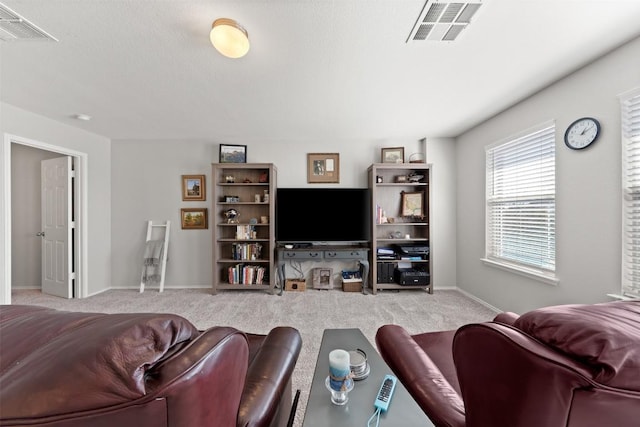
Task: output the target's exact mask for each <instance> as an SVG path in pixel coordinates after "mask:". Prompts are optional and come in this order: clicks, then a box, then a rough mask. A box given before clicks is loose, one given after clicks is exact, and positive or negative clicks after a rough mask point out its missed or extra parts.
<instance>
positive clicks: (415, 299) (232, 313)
mask: <svg viewBox="0 0 640 427" xmlns="http://www.w3.org/2000/svg"><path fill="white" fill-rule="evenodd" d="M12 303H13V304H33V305H41V306H46V307H51V308H57V309H60V310H70V311H86V312H102V313H118V312H129V313H131V312H155V313H160V312H162V313H175V314H179V315H181V316H184V317H186V318H187V319H189V320H190V321H191V322H193V323H194V324H195V325H196V327H198V328H200V329H204V328H208V327H210V326H216V325H224V326H233V327H234V328H237V329H240V330H243V331H247V332H253V333H261V334H266V333H267V332H269V330H270V329H271V328H273V327H275V326H279V325H286V326H293V327H295V328H297V329H298V330H299V331H300V334H301V335H302V342H303V344H302V351H301V353H300V358H299V359H298V363H297V364H296V369H295V371H294V374H293V389H294V392H295V390H296V389H300V391H301V394H300V401H299V405H298V411H297V413H296V419H295V422H294V425H295V426H301V425H302V420H303V417H304V409H305V407H306V402H307V398H308V394H309V390H310V388H311V379H312V377H313V371H314V369H315V364H316V358H317V355H318V351H319V350H320V341H321V339H322V332H323V330H324V329H334V328H360V330H362V332H363V333H364V335H365V336H366V337H367V338H368V339H369V341H370V342H371V343H372V344H373V345H374V346H375V333H376V331H377V329H378V328H379V327H380V326H382V325H384V324H388V323H395V324H399V325H402V326H404V327H405V328H406V329H407V330H408V331H409V332H410V333H418V332H427V331H437V330H447V329H454V328H458V327H460V326H462V325H464V324H466V323H472V322H482V321H487V320H490V319H492V318H493V317H494V316H495V313H494V312H493V311H491V310H489V309H488V308H486V307H484V306H483V305H481V304H479V303H478V302H476V301H473V300H471V299H470V298H467V297H466V296H464V295H463V294H461V293H459V292H457V291H435V292H434V293H433V294H431V295H430V294H428V293H426V292H424V291H409V290H407V291H402V292H382V293H378V294H377V295H362V294H361V293H357V292H342V291H339V290H332V291H321V290H307V291H306V292H285V294H284V295H283V296H277V295H270V294H267V293H264V292H245V291H223V292H220V293H218V295H211V293H210V291H208V290H203V289H183V290H165V291H164V292H163V293H158V291H157V290H155V289H152V290H147V291H145V292H144V293H143V294H140V293H139V292H138V291H135V290H111V291H108V292H105V293H102V294H100V295H96V296H93V297H89V298H85V299H78V300H66V299H62V298H57V297H51V296H47V295H44V294H42V293H41V292H39V291H14V292H13V295H12Z"/></svg>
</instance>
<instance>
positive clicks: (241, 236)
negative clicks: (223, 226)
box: [236, 224, 257, 240]
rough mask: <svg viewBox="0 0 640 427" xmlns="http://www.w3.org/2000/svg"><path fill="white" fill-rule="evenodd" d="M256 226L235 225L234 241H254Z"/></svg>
mask: <svg viewBox="0 0 640 427" xmlns="http://www.w3.org/2000/svg"><path fill="white" fill-rule="evenodd" d="M256 236H257V234H256V226H255V225H253V224H244V225H236V239H237V240H251V239H255V238H256Z"/></svg>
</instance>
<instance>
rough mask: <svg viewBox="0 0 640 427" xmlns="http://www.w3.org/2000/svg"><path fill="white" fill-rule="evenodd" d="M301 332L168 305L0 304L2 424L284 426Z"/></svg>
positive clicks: (56, 426) (140, 426)
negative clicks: (106, 309) (203, 320)
mask: <svg viewBox="0 0 640 427" xmlns="http://www.w3.org/2000/svg"><path fill="white" fill-rule="evenodd" d="M301 344H302V341H301V338H300V334H299V332H298V331H297V330H295V329H293V328H289V327H277V328H274V329H272V330H271V331H270V333H269V334H267V335H257V334H246V333H243V332H241V331H238V330H236V329H234V328H230V327H212V328H209V329H207V330H205V331H199V330H197V329H196V328H195V326H193V325H192V324H191V323H190V322H189V321H188V320H186V319H184V318H182V317H180V316H176V315H171V314H150V313H149V314H147V313H145V314H98V313H77V312H65V311H58V310H53V309H48V308H43V307H35V306H19V305H6V306H1V307H0V425H2V426H44V425H46V426H50V427H53V426H55V427H62V426H64V427H70V426H92V427H95V426H105V427H107V426H109V427H113V426H118V427H127V426H132V427H133V426H135V427H158V426H184V427H198V426H221V427H223V426H229V427H231V426H284V425H286V423H287V419H288V416H289V411H290V408H291V397H292V396H291V375H292V373H293V369H294V367H295V364H296V362H297V359H298V356H299V353H300V349H301Z"/></svg>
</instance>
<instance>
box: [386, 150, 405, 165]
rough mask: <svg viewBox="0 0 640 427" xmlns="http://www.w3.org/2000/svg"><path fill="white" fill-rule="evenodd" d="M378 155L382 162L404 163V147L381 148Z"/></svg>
mask: <svg viewBox="0 0 640 427" xmlns="http://www.w3.org/2000/svg"><path fill="white" fill-rule="evenodd" d="M380 157H381V158H380V161H381V162H382V163H404V147H389V148H383V149H382V150H381V153H380Z"/></svg>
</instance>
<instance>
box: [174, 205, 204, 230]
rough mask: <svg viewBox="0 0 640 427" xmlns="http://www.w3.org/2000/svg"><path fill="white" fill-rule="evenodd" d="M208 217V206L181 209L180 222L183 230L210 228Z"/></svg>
mask: <svg viewBox="0 0 640 427" xmlns="http://www.w3.org/2000/svg"><path fill="white" fill-rule="evenodd" d="M207 217H208V209H207V208H182V209H180V223H181V224H182V229H183V230H206V229H207V228H209V224H208V218H207Z"/></svg>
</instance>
